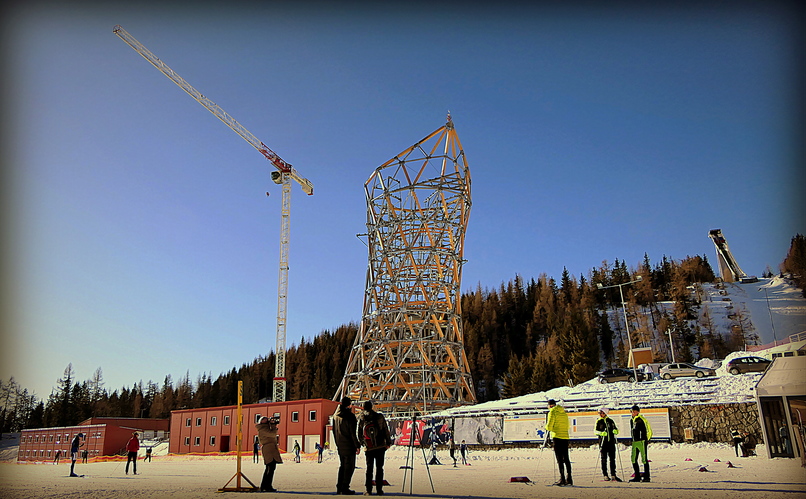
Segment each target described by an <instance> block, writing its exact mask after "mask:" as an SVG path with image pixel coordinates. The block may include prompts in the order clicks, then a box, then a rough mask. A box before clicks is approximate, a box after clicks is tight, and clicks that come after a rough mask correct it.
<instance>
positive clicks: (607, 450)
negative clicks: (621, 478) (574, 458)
mask: <svg viewBox="0 0 806 499" xmlns="http://www.w3.org/2000/svg"><path fill="white" fill-rule="evenodd" d="M599 452H600V453H601V457H602V475H605V476H607V458H608V456H609V457H610V475H611V476H616V443H615V442H610V443H603V444H602V447H601V449H600V450H599Z"/></svg>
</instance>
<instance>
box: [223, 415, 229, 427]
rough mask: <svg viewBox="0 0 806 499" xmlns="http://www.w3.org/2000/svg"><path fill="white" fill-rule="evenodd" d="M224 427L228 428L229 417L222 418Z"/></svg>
mask: <svg viewBox="0 0 806 499" xmlns="http://www.w3.org/2000/svg"><path fill="white" fill-rule="evenodd" d="M224 426H229V416H224Z"/></svg>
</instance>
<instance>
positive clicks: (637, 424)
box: [630, 405, 652, 482]
mask: <svg viewBox="0 0 806 499" xmlns="http://www.w3.org/2000/svg"><path fill="white" fill-rule="evenodd" d="M630 414H632V419H631V420H630V429H631V430H632V467H633V470H635V476H633V478H632V479H631V480H630V481H631V482H648V481H649V458H648V457H647V455H646V448H647V443H649V439H650V438H652V427H651V426H650V425H649V421H647V420H646V418H645V417H644V415H643V414H641V408H640V407H638V406H637V405H634V406H632V407H631V408H630ZM639 455H640V456H641V458H642V461H643V463H644V473H643V475H642V474H641V471H640V468H639V467H638V456H639Z"/></svg>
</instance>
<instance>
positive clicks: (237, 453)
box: [235, 380, 243, 489]
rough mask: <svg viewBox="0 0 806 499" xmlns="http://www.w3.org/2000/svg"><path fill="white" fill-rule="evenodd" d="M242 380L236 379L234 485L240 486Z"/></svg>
mask: <svg viewBox="0 0 806 499" xmlns="http://www.w3.org/2000/svg"><path fill="white" fill-rule="evenodd" d="M242 406H243V380H238V435H237V436H236V437H235V445H237V450H236V451H235V457H236V460H237V461H238V481H237V483H236V487H238V488H239V489H240V488H241V441H242V440H243V410H242Z"/></svg>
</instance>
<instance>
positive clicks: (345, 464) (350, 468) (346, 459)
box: [336, 449, 355, 492]
mask: <svg viewBox="0 0 806 499" xmlns="http://www.w3.org/2000/svg"><path fill="white" fill-rule="evenodd" d="M353 473H355V450H345V451H342V450H341V449H339V477H338V481H337V482H336V490H337V491H338V492H341V491H344V490H348V489H349V488H350V482H352V481H353Z"/></svg>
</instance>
